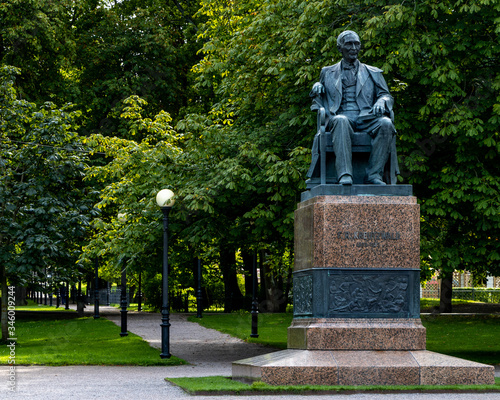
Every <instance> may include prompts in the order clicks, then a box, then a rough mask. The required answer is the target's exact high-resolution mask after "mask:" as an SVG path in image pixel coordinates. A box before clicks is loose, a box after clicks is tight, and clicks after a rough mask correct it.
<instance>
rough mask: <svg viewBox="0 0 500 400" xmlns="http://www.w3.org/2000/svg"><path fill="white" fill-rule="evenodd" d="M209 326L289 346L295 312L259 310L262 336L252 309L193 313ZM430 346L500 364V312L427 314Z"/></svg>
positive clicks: (439, 351) (460, 355) (426, 320)
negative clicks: (255, 331) (255, 333)
mask: <svg viewBox="0 0 500 400" xmlns="http://www.w3.org/2000/svg"><path fill="white" fill-rule="evenodd" d="M189 320H190V321H193V322H198V323H200V324H201V325H202V326H205V327H207V328H212V329H217V330H218V331H221V332H224V333H228V334H230V335H232V336H235V337H239V338H241V339H243V340H246V341H248V342H251V343H260V344H263V345H269V346H272V347H276V348H279V349H286V342H287V328H288V327H289V326H290V324H291V322H292V314H259V337H258V338H256V339H255V338H250V333H251V315H250V313H232V314H204V316H203V318H202V319H198V318H195V317H190V318H189ZM422 323H423V325H424V326H425V327H426V328H427V350H431V351H435V352H438V353H443V354H448V355H451V356H455V357H460V358H465V359H468V360H472V361H477V362H482V363H485V364H500V340H499V338H500V316H487V317H484V316H470V317H465V316H464V317H462V316H443V315H437V316H425V317H423V318H422Z"/></svg>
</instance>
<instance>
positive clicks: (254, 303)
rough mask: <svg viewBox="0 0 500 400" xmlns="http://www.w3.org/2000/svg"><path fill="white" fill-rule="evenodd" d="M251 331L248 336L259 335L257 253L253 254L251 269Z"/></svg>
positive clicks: (255, 336)
mask: <svg viewBox="0 0 500 400" xmlns="http://www.w3.org/2000/svg"><path fill="white" fill-rule="evenodd" d="M251 314H252V333H251V334H250V337H253V338H258V337H259V302H258V301H257V254H254V255H253V271H252V312H251Z"/></svg>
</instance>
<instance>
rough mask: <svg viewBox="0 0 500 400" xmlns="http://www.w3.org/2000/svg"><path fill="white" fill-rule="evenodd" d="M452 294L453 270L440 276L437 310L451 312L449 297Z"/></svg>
mask: <svg viewBox="0 0 500 400" xmlns="http://www.w3.org/2000/svg"><path fill="white" fill-rule="evenodd" d="M452 294H453V272H449V273H446V274H443V275H442V276H441V296H440V299H439V312H440V313H451V309H452V307H451V297H452Z"/></svg>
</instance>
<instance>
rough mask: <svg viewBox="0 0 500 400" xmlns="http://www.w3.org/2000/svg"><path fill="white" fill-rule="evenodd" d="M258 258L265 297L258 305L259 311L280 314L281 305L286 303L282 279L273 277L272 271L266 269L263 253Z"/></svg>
mask: <svg viewBox="0 0 500 400" xmlns="http://www.w3.org/2000/svg"><path fill="white" fill-rule="evenodd" d="M259 256H260V257H259V259H260V271H261V273H260V276H261V282H262V283H263V286H264V287H265V295H266V296H265V299H266V300H265V301H263V302H261V303H260V307H259V311H260V312H268V313H275V312H280V311H281V307H282V305H283V303H286V300H285V297H284V293H283V278H282V277H276V276H274V275H273V273H272V271H270V270H269V269H268V268H267V266H266V262H265V253H264V252H263V251H262V252H261V253H260V255H259ZM285 308H286V305H285Z"/></svg>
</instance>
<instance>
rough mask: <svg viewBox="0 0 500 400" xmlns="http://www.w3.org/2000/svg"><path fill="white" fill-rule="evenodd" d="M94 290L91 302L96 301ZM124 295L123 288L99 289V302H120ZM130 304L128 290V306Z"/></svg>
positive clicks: (90, 298)
mask: <svg viewBox="0 0 500 400" xmlns="http://www.w3.org/2000/svg"><path fill="white" fill-rule="evenodd" d="M94 293H95V292H94V291H93V290H91V291H90V295H89V303H93V302H94ZM121 295H122V289H121V288H111V289H99V304H101V305H110V304H120V301H121ZM129 304H130V300H129V292H128V290H127V306H128V305H129Z"/></svg>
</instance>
